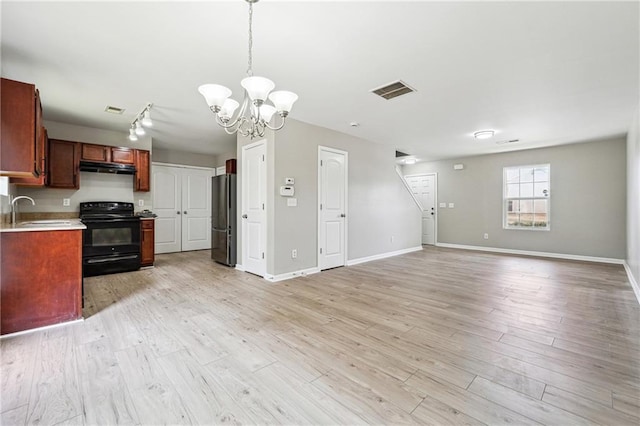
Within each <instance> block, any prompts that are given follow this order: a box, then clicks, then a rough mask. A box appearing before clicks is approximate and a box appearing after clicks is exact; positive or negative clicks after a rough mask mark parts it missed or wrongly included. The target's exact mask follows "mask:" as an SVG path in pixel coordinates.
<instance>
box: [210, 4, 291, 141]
mask: <svg viewBox="0 0 640 426" xmlns="http://www.w3.org/2000/svg"><path fill="white" fill-rule="evenodd" d="M245 1H246V2H247V3H248V4H249V61H248V67H247V77H246V78H244V79H242V81H241V82H240V85H241V86H242V88H243V89H244V97H243V100H242V104H240V103H238V102H237V101H235V100H234V99H232V98H231V97H230V96H231V90H230V89H229V88H227V87H225V86H221V85H219V84H203V85H201V86H200V87H198V91H199V92H200V94H201V95H202V96H204V99H205V101H206V102H207V105H208V106H209V109H210V110H211V111H212V112H213V113H214V114H215V117H216V122H217V123H218V124H219V125H220V126H222V127H223V128H224V130H225V131H226V132H227V133H228V134H234V133H239V134H241V135H242V136H244V137H250V138H251V139H253V138H255V137H263V136H264V132H265V130H266V129H271V130H280V129H282V128H283V127H284V124H285V119H286V117H287V115H289V112H290V111H291V108H292V106H293V103H294V102H295V101H296V100H297V99H298V95H296V94H295V93H293V92H289V91H286V90H279V91H275V92H273V91H272V90H273V89H274V88H275V83H274V82H273V81H271V80H269V79H268V78H265V77H258V76H254V75H253V70H252V47H253V33H252V21H253V3H257V2H258V0H245ZM267 101H271V103H272V104H273V105H271V104H268V103H266V102H267ZM238 108H240V109H238ZM274 116H278V117H279V118H276V119H275V121H276V122H274V124H273V125H271V121H272V119H273V117H274Z"/></svg>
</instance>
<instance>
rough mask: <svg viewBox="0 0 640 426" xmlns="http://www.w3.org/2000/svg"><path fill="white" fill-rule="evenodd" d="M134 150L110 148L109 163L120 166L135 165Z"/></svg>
mask: <svg viewBox="0 0 640 426" xmlns="http://www.w3.org/2000/svg"><path fill="white" fill-rule="evenodd" d="M134 154H135V150H134V149H131V148H119V147H112V148H111V162H113V163H121V164H134V163H135V155H134Z"/></svg>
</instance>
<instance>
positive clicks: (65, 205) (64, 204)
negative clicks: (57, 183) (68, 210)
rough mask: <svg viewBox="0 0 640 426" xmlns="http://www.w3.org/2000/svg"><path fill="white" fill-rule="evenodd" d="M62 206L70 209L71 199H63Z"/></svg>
mask: <svg viewBox="0 0 640 426" xmlns="http://www.w3.org/2000/svg"><path fill="white" fill-rule="evenodd" d="M62 205H63V206H64V207H69V206H70V205H71V198H63V199H62Z"/></svg>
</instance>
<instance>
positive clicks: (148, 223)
mask: <svg viewBox="0 0 640 426" xmlns="http://www.w3.org/2000/svg"><path fill="white" fill-rule="evenodd" d="M140 223H142V229H153V220H144V219H143V220H141V221H140Z"/></svg>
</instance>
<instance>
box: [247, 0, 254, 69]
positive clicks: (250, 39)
mask: <svg viewBox="0 0 640 426" xmlns="http://www.w3.org/2000/svg"><path fill="white" fill-rule="evenodd" d="M252 26H253V3H251V2H249V55H248V56H249V63H248V68H247V75H248V76H249V77H251V76H253V69H252V68H253V55H252V53H251V51H252V50H253V30H252Z"/></svg>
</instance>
